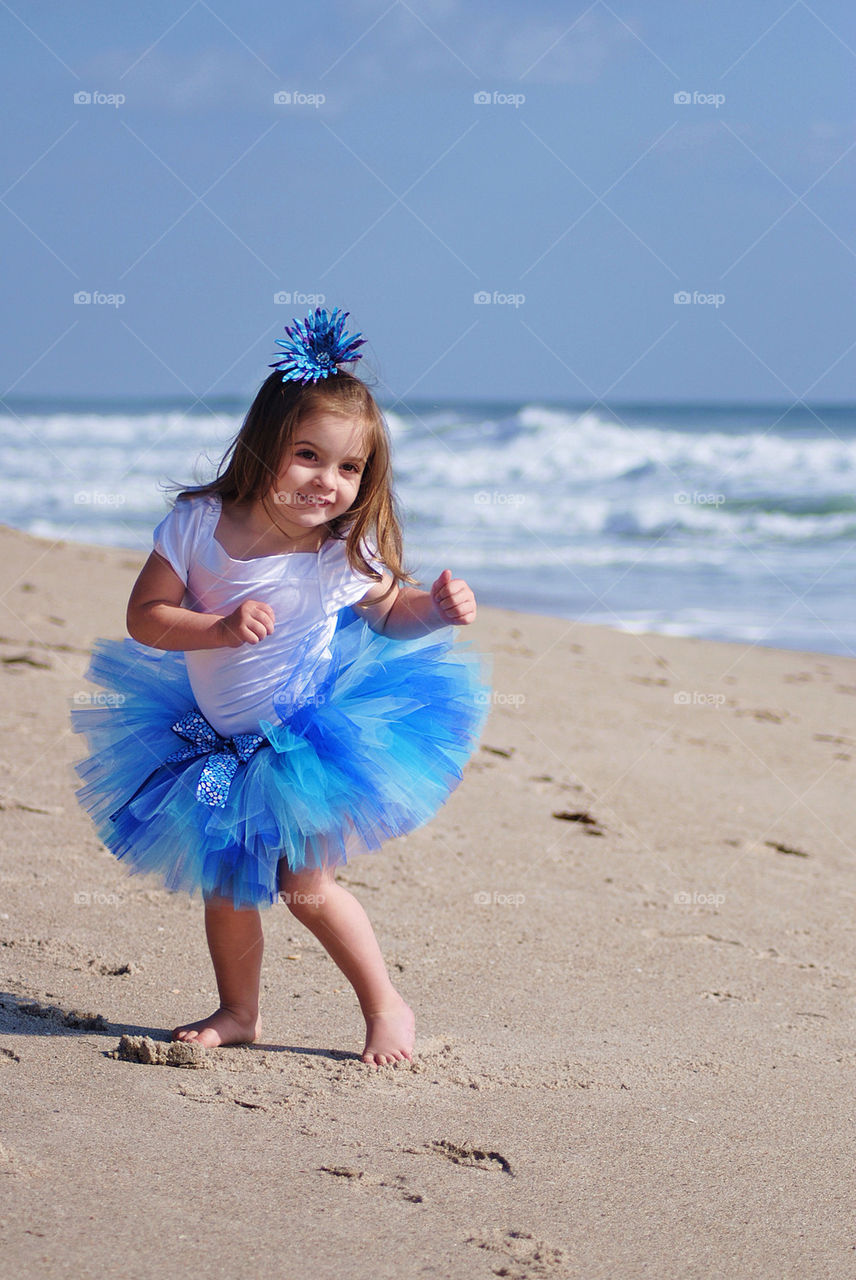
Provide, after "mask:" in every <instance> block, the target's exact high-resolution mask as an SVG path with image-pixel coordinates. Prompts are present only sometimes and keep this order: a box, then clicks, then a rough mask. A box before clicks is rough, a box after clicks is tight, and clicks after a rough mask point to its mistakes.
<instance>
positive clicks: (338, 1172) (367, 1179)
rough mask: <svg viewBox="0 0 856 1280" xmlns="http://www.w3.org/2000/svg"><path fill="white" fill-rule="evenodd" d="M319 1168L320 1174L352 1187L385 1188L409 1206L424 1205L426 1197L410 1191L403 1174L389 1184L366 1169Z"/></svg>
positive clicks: (350, 1167) (325, 1165) (348, 1166)
mask: <svg viewBox="0 0 856 1280" xmlns="http://www.w3.org/2000/svg"><path fill="white" fill-rule="evenodd" d="M318 1168H319V1172H320V1173H327V1174H330V1175H331V1177H334V1178H341V1179H343V1181H344V1182H346V1183H347V1184H348V1185H349V1186H352V1187H362V1188H365V1189H366V1190H369V1189H372V1190H374V1189H375V1188H378V1187H383V1188H386V1189H387V1190H389V1191H395V1192H396V1193H397V1194H398V1195H400V1196H401V1198H402V1200H407V1201H408V1203H409V1204H423V1203H424V1200H425V1197H424V1196H423V1195H422V1194H421V1193H420V1192H418V1191H411V1190H410V1188H409V1187H408V1185H407V1179H406V1178H405V1176H404V1174H401V1173H398V1174H396V1175H395V1177H394V1178H393V1179H392V1180H391V1181H390V1182H387V1181H386V1179H385V1178H378V1177H375V1175H374V1174H371V1173H368V1172H366V1170H365V1169H355V1168H353V1167H352V1166H350V1165H337V1164H322V1165H319V1166H318Z"/></svg>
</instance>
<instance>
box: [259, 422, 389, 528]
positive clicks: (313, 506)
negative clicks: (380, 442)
mask: <svg viewBox="0 0 856 1280" xmlns="http://www.w3.org/2000/svg"><path fill="white" fill-rule="evenodd" d="M364 436H365V432H364V430H363V427H362V425H361V423H359V422H355V421H354V420H353V419H351V418H343V417H342V416H341V415H340V414H337V413H324V412H316V413H313V414H311V415H308V416H307V417H305V418H303V419H302V420H301V421H300V423H299V424H298V426H297V428H296V430H295V433H294V440H293V441H292V444H291V451H290V454H289V453H288V452H287V453H286V456H285V457H284V458H283V460H282V465H281V467H280V470H279V473H278V474H277V477H276V479H275V480H274V482H273V484H272V485H271V497H272V499H273V501H274V503H275V504H276V510H277V518H278V519H279V520H286V521H288V522H292V523H294V525H295V526H296V527H297V528H299V529H301V530H305V529H311V528H314V527H315V526H317V525H322V524H327V523H328V522H329V521H330V520H335V519H336V517H337V516H341V515H344V514H345V512H346V511H348V510H349V509H350V508H351V507H352V506H353V504H354V502H355V501H356V499H357V494H358V493H359V489H360V480H361V477H362V474H363V469H364V467H365V465H366V460H367V458H366V446H365V440H364Z"/></svg>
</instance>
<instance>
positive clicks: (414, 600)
mask: <svg viewBox="0 0 856 1280" xmlns="http://www.w3.org/2000/svg"><path fill="white" fill-rule="evenodd" d="M390 581H391V574H388V573H385V574H384V575H383V582H379V583H377V584H376V585H375V586H373V587H371V588H369V590H368V592H367V593H366V595H365V596H363V598H362V600H361V601H360V603H359V605H358V609H359V611H360V613H361V614H362V616H363V617H364V618H365V619H366V621H367V623H368V624H369V626H370V627H371V629H372V631H379V632H381V633H382V634H383V635H386V636H391V637H392V638H393V639H394V640H409V639H410V638H411V637H413V636H424V635H426V634H427V632H429V631H436V630H437V628H438V627H449V626H453V627H461V626H466V625H467V624H468V623H470V622H474V621H475V617H476V599H475V596H474V595H473V593H472V591H471V590H470V588H469V587H468V586H467V584H466V582H464V580H463V578H453V577H452V571H451V569H444V570H443V572H442V573H441V574H440V576H439V578H438V579H437V581H436V582H435V583H434V585H433V586H432V588H431V590H430V591H420V590H419V589H418V587H399V588H398V590H397V591H393V592H390V594H389V595H388V596H387V598H386V599H385V600H383V601H382V602H381V603H379V604H378V603H376V602H377V600H378V597H379V596H382V595H383V593H384V591H385V590H386V589H387V587H388V586H389V583H390Z"/></svg>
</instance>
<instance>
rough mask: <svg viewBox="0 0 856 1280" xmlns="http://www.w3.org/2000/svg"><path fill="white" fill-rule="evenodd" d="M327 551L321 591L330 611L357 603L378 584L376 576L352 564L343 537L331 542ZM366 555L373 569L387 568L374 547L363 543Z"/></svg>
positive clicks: (327, 610) (325, 608)
mask: <svg viewBox="0 0 856 1280" xmlns="http://www.w3.org/2000/svg"><path fill="white" fill-rule="evenodd" d="M324 551H325V555H324V559H323V561H322V565H321V591H322V597H323V601H324V612H325V613H327V614H331V613H336V612H337V611H338V610H339V609H343V608H344V607H345V605H348V604H356V602H357V601H358V600H362V598H363V596H364V595H365V594H366V592H367V591H368V590H369V589H370V588H371V587H373V586H374V585H375V584H374V581H373V579H371V578H367V577H366V575H365V574H364V573H358V572H357V571H356V569H352V568H351V566H350V564H349V563H348V557H347V553H346V550H345V543H344V541H335V542H332V543H328V544H327V546H326V547H325V548H324ZM363 555H364V556H365V557H366V560H367V561H368V563H369V565H370V567H371V568H372V569H376V570H377V571H378V573H383V572H384V569H385V567H386V566H385V565H384V563H383V561H382V560H381V559H380V558H379V557H378V554H377V549H376V548H375V547H372V546H370V545H369V544H368V543H364V544H363Z"/></svg>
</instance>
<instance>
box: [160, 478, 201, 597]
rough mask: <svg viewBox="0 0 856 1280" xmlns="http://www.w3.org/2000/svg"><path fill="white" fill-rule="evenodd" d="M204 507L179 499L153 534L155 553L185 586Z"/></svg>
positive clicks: (197, 503) (185, 499)
mask: <svg viewBox="0 0 856 1280" xmlns="http://www.w3.org/2000/svg"><path fill="white" fill-rule="evenodd" d="M202 505H203V504H202V503H201V502H199V501H193V500H188V499H187V498H181V499H179V501H178V502H176V504H175V506H174V507H173V509H172V511H170V512H169V513H168V514H167V515H165V516H164V518H163V520H161V522H160V524H159V525H158V526H157V528H156V529H155V531H154V533H153V534H152V542H153V543H154V549H155V551H157V553H158V555H161V556H163V558H164V560H167V561H168V562H169V563H170V564H171V565H172V568H173V569H174V570H175V572H176V573H177V574H178V576H179V578H181V581H182V582H183V583H184V585H185V586H187V577H188V573H189V571H190V563H191V555H192V552H193V544H194V541H195V538H196V533H197V530H198V525H199V516H200V514H201V510H200V509H201V507H202Z"/></svg>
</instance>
